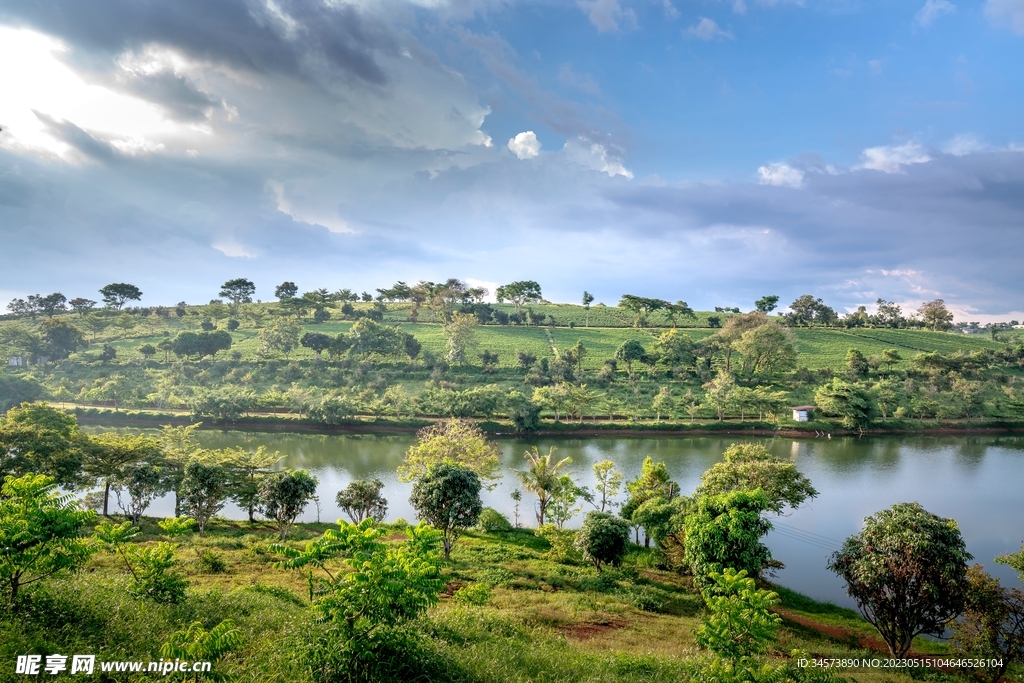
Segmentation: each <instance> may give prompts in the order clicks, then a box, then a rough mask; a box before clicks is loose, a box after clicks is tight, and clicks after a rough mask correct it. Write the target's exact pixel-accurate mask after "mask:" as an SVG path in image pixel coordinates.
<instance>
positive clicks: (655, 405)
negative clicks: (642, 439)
mask: <svg viewBox="0 0 1024 683" xmlns="http://www.w3.org/2000/svg"><path fill="white" fill-rule="evenodd" d="M675 407H676V400H675V397H673V396H672V390H671V389H669V388H668V387H661V388H660V389H658V393H657V394H656V395H655V396H654V400H653V401H651V410H653V411H654V416H655V417H654V419H655V421H657V422H661V414H662V413H665V414H666V415H668V416H669V417H671V416H672V411H673V410H675Z"/></svg>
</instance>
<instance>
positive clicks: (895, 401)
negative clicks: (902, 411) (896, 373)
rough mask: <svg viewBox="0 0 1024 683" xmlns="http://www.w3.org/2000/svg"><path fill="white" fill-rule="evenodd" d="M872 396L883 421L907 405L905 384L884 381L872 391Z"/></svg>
mask: <svg viewBox="0 0 1024 683" xmlns="http://www.w3.org/2000/svg"><path fill="white" fill-rule="evenodd" d="M871 393H872V396H873V398H874V400H875V405H877V406H878V409H879V410H880V411H881V413H882V419H883V420H887V419H889V416H890V415H892V414H893V413H895V412H896V410H897V409H898V408H899V407H900V406H901V405H903V404H904V403H906V401H907V395H906V393H904V391H903V384H902V383H901V382H897V381H895V380H891V379H883V380H881V381H879V382H878V384H876V385H875V386H874V388H873V389H872V392H871Z"/></svg>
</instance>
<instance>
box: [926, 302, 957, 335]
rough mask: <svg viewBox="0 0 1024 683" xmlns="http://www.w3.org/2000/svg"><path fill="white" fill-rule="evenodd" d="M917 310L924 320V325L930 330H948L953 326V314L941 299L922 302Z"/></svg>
mask: <svg viewBox="0 0 1024 683" xmlns="http://www.w3.org/2000/svg"><path fill="white" fill-rule="evenodd" d="M917 312H918V314H919V315H920V316H921V319H922V320H924V325H925V327H928V328H930V329H932V330H948V329H949V328H950V327H952V326H953V314H952V313H951V312H950V311H949V309H947V308H946V302H945V301H943V300H942V299H935V300H934V301H926V302H924V303H923V304H921V306H920V308H918V309H917Z"/></svg>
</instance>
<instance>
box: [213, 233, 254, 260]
mask: <svg viewBox="0 0 1024 683" xmlns="http://www.w3.org/2000/svg"><path fill="white" fill-rule="evenodd" d="M210 246H211V247H213V248H214V249H216V250H217V251H219V252H220V253H222V254H224V255H225V256H230V257H231V258H256V254H255V253H253V252H252V251H250V250H249V249H247V248H246V247H245V246H244V245H242V244H239V243H238V242H237V241H236V240H235V239H234V238H229V239H224V240H221V241H219V242H214V243H213V244H211V245H210Z"/></svg>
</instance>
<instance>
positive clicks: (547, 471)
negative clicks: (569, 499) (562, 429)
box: [516, 446, 572, 524]
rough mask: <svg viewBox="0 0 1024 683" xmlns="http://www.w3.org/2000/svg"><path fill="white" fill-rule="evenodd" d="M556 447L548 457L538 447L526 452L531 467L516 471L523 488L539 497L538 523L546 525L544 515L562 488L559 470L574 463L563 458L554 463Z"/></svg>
mask: <svg viewBox="0 0 1024 683" xmlns="http://www.w3.org/2000/svg"><path fill="white" fill-rule="evenodd" d="M554 454H555V447H554V446H552V447H551V448H550V449H548V454H547V455H541V454H540V451H539V450H538V449H537V447H536V446H534V447H533V448H532V450H529V451H526V453H525V454H524V457H525V458H526V460H527V462H528V463H529V466H528V467H527V468H526V469H525V470H516V474H518V475H519V480H520V481H521V482H523V488H525V489H526V490H527V491H530V492H531V493H535V494H536V495H537V499H538V500H539V502H540V504H539V506H538V509H537V523H538V524H544V513H545V512H546V511H547V509H548V503H550V502H551V496H552V495H553V494H554V493H556V492H557V491H558V490H559V488H561V486H562V475H561V474H559V470H561V469H562V467H564V466H565V465H568V464H569V463H571V462H572V458H562V459H561V460H559V461H558V462H554Z"/></svg>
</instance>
